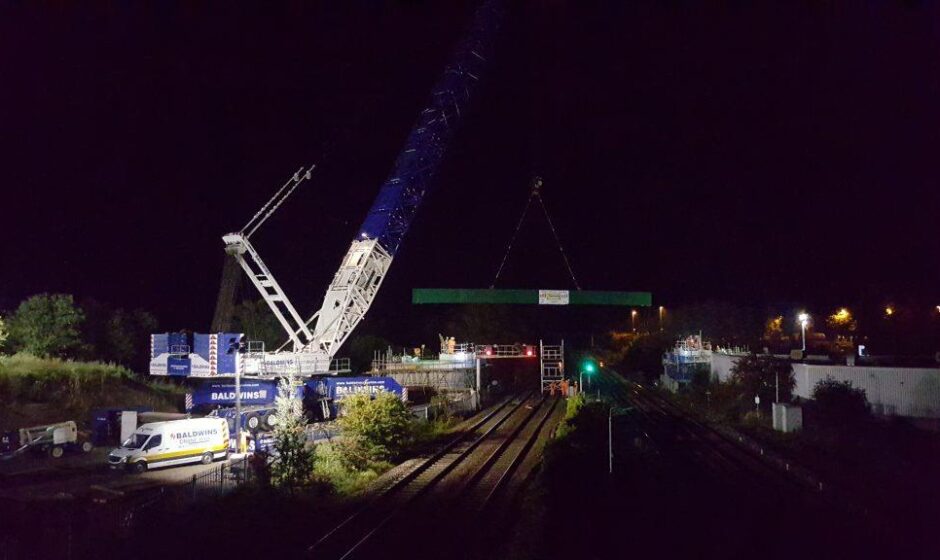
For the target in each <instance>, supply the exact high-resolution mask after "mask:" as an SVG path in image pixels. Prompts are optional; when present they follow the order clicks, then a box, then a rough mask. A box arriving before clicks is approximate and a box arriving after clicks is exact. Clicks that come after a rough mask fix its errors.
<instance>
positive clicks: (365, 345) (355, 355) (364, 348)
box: [345, 334, 392, 372]
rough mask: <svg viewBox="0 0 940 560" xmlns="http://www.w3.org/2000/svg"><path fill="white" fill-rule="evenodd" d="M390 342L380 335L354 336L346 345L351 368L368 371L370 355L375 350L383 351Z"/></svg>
mask: <svg viewBox="0 0 940 560" xmlns="http://www.w3.org/2000/svg"><path fill="white" fill-rule="evenodd" d="M391 344H392V343H391V342H389V341H388V340H387V339H385V338H382V337H381V336H375V335H371V334H365V335H358V336H354V337H353V338H352V340H350V341H349V343H348V344H347V345H346V350H345V351H346V353H347V354H349V362H350V366H351V367H352V370H353V371H354V372H355V371H368V370H370V369H371V368H372V357H373V354H374V353H375V352H376V351H380V352H385V350H386V349H388V347H389V346H391Z"/></svg>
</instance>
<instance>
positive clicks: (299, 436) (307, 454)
mask: <svg viewBox="0 0 940 560" xmlns="http://www.w3.org/2000/svg"><path fill="white" fill-rule="evenodd" d="M275 406H276V408H277V424H276V425H275V426H274V448H275V449H276V450H277V460H276V461H274V463H273V464H272V465H271V482H272V483H273V484H274V486H277V487H280V488H285V489H287V490H288V491H291V492H293V491H294V489H296V488H298V487H300V486H302V485H304V484H305V483H306V482H307V481H309V479H310V473H311V471H312V469H313V453H312V452H311V450H309V449H308V448H307V436H306V433H305V432H304V427H305V425H306V420H305V418H304V412H303V402H302V401H301V399H300V397H298V396H297V383H296V382H295V380H294V379H293V378H289V377H285V378H282V379H281V380H280V382H279V383H278V386H277V398H276V400H275Z"/></svg>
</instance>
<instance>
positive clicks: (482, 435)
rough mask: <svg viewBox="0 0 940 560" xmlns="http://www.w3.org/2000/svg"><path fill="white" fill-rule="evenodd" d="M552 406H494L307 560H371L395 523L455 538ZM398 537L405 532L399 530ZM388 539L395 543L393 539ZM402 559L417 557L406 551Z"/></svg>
mask: <svg viewBox="0 0 940 560" xmlns="http://www.w3.org/2000/svg"><path fill="white" fill-rule="evenodd" d="M557 403H558V399H554V398H551V399H550V398H547V397H545V396H543V395H539V394H533V393H524V394H518V395H513V396H511V397H509V398H507V399H505V400H504V401H502V402H500V403H499V404H497V405H496V406H495V407H494V408H493V410H491V411H489V412H488V413H486V414H485V415H484V416H483V417H482V418H481V419H480V420H478V421H476V422H475V423H474V424H472V425H471V427H470V428H469V429H467V430H466V431H465V432H464V434H462V435H461V436H459V437H457V438H455V439H454V440H453V441H451V442H450V443H449V444H447V445H445V446H444V447H443V448H442V449H441V450H439V451H438V452H437V453H435V454H434V455H432V456H430V457H428V458H427V459H425V460H424V461H422V462H421V463H420V464H419V465H418V466H417V467H416V468H415V469H413V470H412V471H410V472H409V473H407V474H405V475H404V476H402V477H401V478H400V479H398V480H397V481H395V482H394V483H392V484H391V485H390V486H389V487H387V488H386V489H385V490H384V491H382V492H381V494H379V495H378V496H376V497H375V498H374V499H373V500H372V501H371V502H369V503H368V504H366V505H365V506H364V507H363V508H362V509H360V510H359V511H357V512H356V513H354V514H353V515H351V516H349V517H348V518H346V519H345V520H344V521H343V522H342V523H340V524H339V525H337V526H336V527H335V528H334V529H332V530H331V531H329V532H328V533H326V534H325V535H324V536H323V537H321V538H320V539H319V540H318V541H317V542H316V543H315V544H313V545H312V546H311V547H309V549H308V551H307V556H308V557H309V558H317V559H321V558H322V559H348V558H368V557H371V556H373V555H375V556H377V555H379V554H382V550H381V549H380V548H379V542H380V541H384V540H385V539H383V537H384V536H387V534H390V533H391V532H392V530H393V529H394V528H398V529H401V528H402V527H401V526H402V525H408V526H410V527H414V526H415V525H416V524H417V525H421V526H422V527H424V528H425V531H423V534H425V535H430V537H428V538H426V539H424V540H425V541H434V542H436V541H438V540H439V539H441V538H446V535H450V536H451V537H453V538H455V537H457V536H459V535H460V534H461V532H462V531H463V529H464V528H465V524H464V523H461V521H463V520H470V519H473V518H476V517H478V516H481V515H483V514H484V513H485V512H486V510H487V508H488V507H490V506H491V504H493V503H494V502H495V501H496V500H498V499H499V498H500V497H501V496H502V494H504V493H506V491H507V490H508V489H509V488H510V487H512V486H513V484H512V481H513V480H514V475H515V474H516V473H517V471H518V469H519V467H520V465H521V464H522V462H523V460H524V459H525V458H526V457H527V456H528V454H529V452H530V451H531V449H532V447H533V445H534V443H535V441H537V440H538V438H539V437H540V434H543V435H544V428H545V426H546V424H547V423H548V420H549V418H550V417H551V416H552V412H553V411H554V410H555V408H556V406H557ZM405 511H408V512H409V514H410V515H409V516H408V518H407V519H404V517H405V516H402V515H401V514H402V513H403V512H405ZM441 512H446V515H441ZM405 531H406V532H413V531H409V529H408V528H407V527H406V528H405ZM395 534H396V539H398V538H399V537H398V536H397V535H398V534H399V533H395ZM424 544H425V545H427V546H431V545H429V544H428V543H427V542H425V543H424ZM387 550H388V549H387V548H384V551H385V552H386V554H387ZM429 554H433V553H430V552H429ZM409 555H410V556H412V557H421V553H420V550H419V549H414V548H413V549H412V550H411V551H410V553H409Z"/></svg>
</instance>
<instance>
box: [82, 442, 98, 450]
mask: <svg viewBox="0 0 940 560" xmlns="http://www.w3.org/2000/svg"><path fill="white" fill-rule="evenodd" d="M94 447H95V446H94V445H92V443H91V442H90V441H83V442H82V452H83V453H91V450H92V449H94Z"/></svg>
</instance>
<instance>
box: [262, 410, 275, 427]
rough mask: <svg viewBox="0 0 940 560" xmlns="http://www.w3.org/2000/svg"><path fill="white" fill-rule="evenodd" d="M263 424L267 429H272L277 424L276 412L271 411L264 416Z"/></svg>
mask: <svg viewBox="0 0 940 560" xmlns="http://www.w3.org/2000/svg"><path fill="white" fill-rule="evenodd" d="M264 425H265V426H267V427H268V429H269V430H273V429H274V427H275V426H277V414H274V413H271V414H268V415H267V416H265V417H264Z"/></svg>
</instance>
